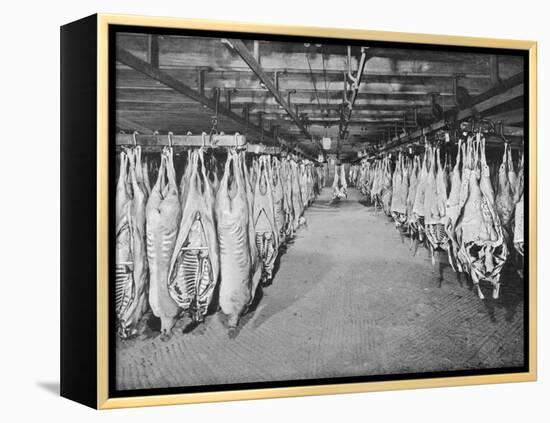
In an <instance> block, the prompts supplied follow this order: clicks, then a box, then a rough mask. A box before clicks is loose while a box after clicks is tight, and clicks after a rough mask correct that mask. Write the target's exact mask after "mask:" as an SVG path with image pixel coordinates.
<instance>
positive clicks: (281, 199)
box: [270, 157, 287, 244]
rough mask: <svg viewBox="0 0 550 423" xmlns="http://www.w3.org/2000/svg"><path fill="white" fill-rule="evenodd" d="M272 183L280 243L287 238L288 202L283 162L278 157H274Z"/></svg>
mask: <svg viewBox="0 0 550 423" xmlns="http://www.w3.org/2000/svg"><path fill="white" fill-rule="evenodd" d="M270 173H271V183H272V187H273V209H274V211H275V223H276V225H277V229H278V231H279V233H278V237H279V244H282V243H284V242H285V239H286V233H287V231H286V227H285V226H286V214H287V210H286V207H287V203H286V201H285V192H284V180H283V177H282V175H281V162H280V160H279V159H278V158H277V157H273V158H272V167H271V171H270Z"/></svg>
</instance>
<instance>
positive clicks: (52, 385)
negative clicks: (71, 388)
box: [36, 382, 59, 396]
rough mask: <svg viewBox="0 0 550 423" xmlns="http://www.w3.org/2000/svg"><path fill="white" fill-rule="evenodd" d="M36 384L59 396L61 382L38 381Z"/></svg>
mask: <svg viewBox="0 0 550 423" xmlns="http://www.w3.org/2000/svg"><path fill="white" fill-rule="evenodd" d="M36 386H38V387H39V388H42V389H43V390H44V391H46V392H48V393H50V394H53V395H55V396H59V382H36Z"/></svg>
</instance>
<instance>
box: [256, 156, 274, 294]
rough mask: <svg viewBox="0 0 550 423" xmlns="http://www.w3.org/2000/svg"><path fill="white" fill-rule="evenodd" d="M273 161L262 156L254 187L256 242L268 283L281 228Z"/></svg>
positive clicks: (264, 280) (263, 274) (262, 278)
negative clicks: (275, 192)
mask: <svg viewBox="0 0 550 423" xmlns="http://www.w3.org/2000/svg"><path fill="white" fill-rule="evenodd" d="M270 168H271V162H270V157H269V156H261V157H260V160H259V168H258V171H259V175H258V178H257V179H256V187H255V189H254V215H253V219H254V230H255V242H256V248H257V250H258V254H259V256H260V260H261V265H262V270H261V272H262V277H261V283H262V284H263V285H268V284H270V283H271V280H272V278H273V266H274V264H275V260H276V259H277V254H278V251H279V236H278V234H279V229H278V227H277V222H276V219H275V201H274V198H273V188H272V185H271V183H272V175H271V170H270Z"/></svg>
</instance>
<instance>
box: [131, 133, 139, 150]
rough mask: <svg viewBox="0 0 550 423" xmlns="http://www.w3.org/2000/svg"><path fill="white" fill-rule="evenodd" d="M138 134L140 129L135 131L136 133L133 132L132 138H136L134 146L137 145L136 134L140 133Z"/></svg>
mask: <svg viewBox="0 0 550 423" xmlns="http://www.w3.org/2000/svg"><path fill="white" fill-rule="evenodd" d="M138 134H139V132H138V131H134V133H133V134H132V139H133V140H134V147H135V146H137V140H136V135H138Z"/></svg>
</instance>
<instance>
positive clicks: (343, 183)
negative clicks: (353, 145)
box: [340, 164, 348, 198]
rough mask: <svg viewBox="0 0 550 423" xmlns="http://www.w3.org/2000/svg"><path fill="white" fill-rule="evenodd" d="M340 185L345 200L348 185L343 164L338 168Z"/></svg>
mask: <svg viewBox="0 0 550 423" xmlns="http://www.w3.org/2000/svg"><path fill="white" fill-rule="evenodd" d="M340 185H341V190H342V193H343V194H344V196H345V197H346V198H347V197H348V183H347V181H346V170H345V165H344V164H342V165H341V166H340Z"/></svg>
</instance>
